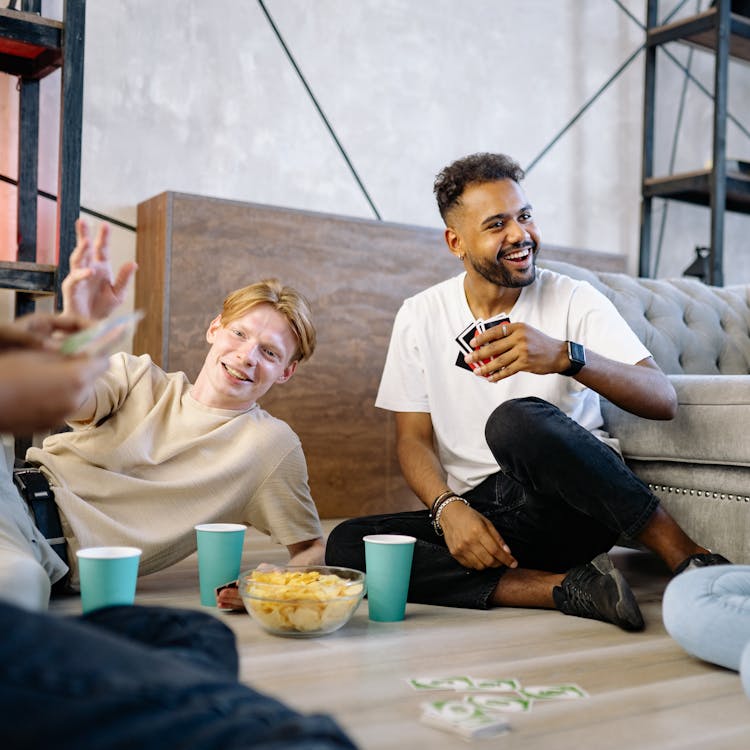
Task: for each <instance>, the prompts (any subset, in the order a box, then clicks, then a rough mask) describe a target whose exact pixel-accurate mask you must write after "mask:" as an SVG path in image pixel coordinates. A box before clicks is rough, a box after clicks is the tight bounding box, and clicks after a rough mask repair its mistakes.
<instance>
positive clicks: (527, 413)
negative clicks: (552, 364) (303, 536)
mask: <svg viewBox="0 0 750 750" xmlns="http://www.w3.org/2000/svg"><path fill="white" fill-rule="evenodd" d="M485 436H486V438H487V444H488V445H489V447H490V450H491V451H492V453H493V455H494V456H495V459H496V460H497V463H498V465H499V466H500V471H498V472H497V473H496V474H493V475H491V476H489V477H487V479H485V480H484V481H483V482H482V483H481V484H479V485H478V486H477V487H474V488H473V489H472V490H470V491H469V492H467V493H465V495H464V497H465V498H466V499H467V500H468V501H469V503H471V506H472V507H473V508H474V509H475V510H477V511H478V512H479V513H481V514H482V515H484V516H485V517H487V518H488V519H489V520H490V521H491V522H492V523H493V524H494V526H495V527H496V528H497V530H498V531H499V532H500V535H501V536H502V537H503V539H504V540H505V542H506V544H507V545H508V546H509V547H510V550H511V553H512V554H513V556H514V557H515V558H516V560H517V561H518V565H519V567H520V568H529V569H535V570H545V571H550V572H564V571H566V570H569V569H570V568H572V567H574V566H575V565H580V564H581V563H584V562H587V561H589V560H591V559H592V558H594V557H596V555H598V554H600V553H601V552H606V551H607V550H609V549H610V548H611V547H612V545H613V544H614V543H615V541H616V540H617V539H618V538H619V537H620V536H624V537H628V538H635V537H637V536H638V534H639V533H640V532H641V531H642V529H643V527H644V526H645V525H646V523H647V522H648V520H649V518H650V517H651V515H652V514H653V512H654V511H655V510H656V507H657V505H658V500H657V498H656V497H655V496H654V494H653V493H652V492H651V491H650V490H649V489H648V487H647V486H646V485H645V484H644V483H643V482H642V481H641V480H640V479H638V478H637V477H636V476H635V475H634V474H633V472H632V471H630V469H628V467H627V466H626V465H625V463H624V462H623V460H622V458H621V457H620V456H619V455H617V453H616V452H615V451H614V450H612V449H611V448H610V447H609V446H608V445H606V444H605V443H602V442H601V441H600V440H599V439H598V438H596V437H594V435H592V434H591V433H590V432H589V431H588V430H586V429H584V428H583V427H581V426H580V425H579V424H578V423H577V422H574V421H573V420H572V419H570V418H569V417H567V416H566V415H565V414H563V412H561V411H560V409H558V408H557V407H556V406H553V405H552V404H550V403H548V402H547V401H543V400H542V399H539V398H521V399H513V400H511V401H507V402H505V403H504V404H501V405H500V406H499V407H498V408H497V409H495V411H494V412H493V413H492V414H491V415H490V418H489V419H488V420H487V425H486V428H485ZM367 534H410V535H411V536H414V537H416V538H417V543H416V545H415V548H414V562H413V564H412V575H411V583H410V586H409V601H411V602H420V603H423V604H442V605H445V606H449V607H472V608H478V609H485V608H487V607H488V606H490V604H489V601H490V596H491V595H492V592H493V591H494V589H495V587H496V586H497V584H498V581H499V580H500V577H501V576H502V575H503V573H504V572H505V571H506V570H507V568H504V567H501V568H488V569H486V570H470V569H468V568H465V567H463V566H462V565H461V564H460V563H459V562H458V561H457V560H455V558H454V557H453V556H452V555H451V554H450V552H449V551H448V548H447V546H446V544H445V540H444V538H443V537H441V536H438V535H437V534H435V532H434V530H433V528H432V524H431V522H430V515H429V512H428V511H427V510H421V511H412V512H406V513H392V514H386V515H377V516H366V517H363V518H354V519H351V520H348V521H345V522H343V523H341V524H339V525H338V526H337V527H336V528H335V529H333V531H332V532H331V534H330V536H329V538H328V545H327V548H326V562H327V563H328V564H329V565H343V566H345V567H349V568H356V569H358V570H365V551H364V543H363V542H362V537H363V536H365V535H367Z"/></svg>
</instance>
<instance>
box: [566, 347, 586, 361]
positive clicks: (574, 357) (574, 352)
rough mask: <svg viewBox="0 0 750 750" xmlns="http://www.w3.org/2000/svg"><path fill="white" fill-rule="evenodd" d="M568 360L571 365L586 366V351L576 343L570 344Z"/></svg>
mask: <svg viewBox="0 0 750 750" xmlns="http://www.w3.org/2000/svg"><path fill="white" fill-rule="evenodd" d="M568 358H569V359H570V362H571V364H577V365H580V366H581V367H583V365H585V364H586V350H585V349H584V348H583V347H582V346H581V345H580V344H577V343H576V342H575V341H569V342H568Z"/></svg>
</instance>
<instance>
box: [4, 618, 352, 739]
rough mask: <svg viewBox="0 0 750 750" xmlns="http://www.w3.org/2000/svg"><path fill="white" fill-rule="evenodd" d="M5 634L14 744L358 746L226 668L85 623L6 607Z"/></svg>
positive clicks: (8, 734)
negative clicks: (241, 679) (254, 687)
mask: <svg viewBox="0 0 750 750" xmlns="http://www.w3.org/2000/svg"><path fill="white" fill-rule="evenodd" d="M118 609H120V608H118ZM144 616H145V617H148V614H145V615H144ZM217 623H218V621H217ZM218 625H219V626H220V627H225V626H223V625H221V623H218ZM0 632H2V633H3V638H2V639H0V722H2V726H3V728H4V729H3V739H4V740H5V741H6V744H7V746H8V747H13V748H17V749H18V750H21V749H22V748H29V749H31V748H34V749H36V748H39V747H47V746H49V747H64V748H76V750H101V748H105V747H137V748H141V749H142V750H150V749H151V748H154V750H155V749H156V748H162V747H200V748H219V747H221V748H222V750H223V749H224V748H227V749H228V750H232V748H244V747H253V748H265V747H269V748H270V747H273V748H286V747H289V748H291V747H309V748H321V749H322V748H351V747H353V745H352V744H351V742H350V741H349V740H348V739H347V738H346V736H345V735H344V734H343V733H342V732H341V730H340V729H339V728H338V727H337V725H336V724H335V723H334V722H333V721H332V720H331V719H330V718H328V717H326V716H301V715H300V714H298V713H297V712H295V711H293V710H292V709H290V708H288V707H286V706H284V705H283V704H282V703H280V702H279V701H276V700H274V699H272V698H269V697H267V696H264V695H262V694H259V693H257V692H255V691H254V690H252V689H251V688H249V687H247V686H246V685H243V684H241V683H239V682H237V681H236V680H234V679H231V678H229V677H228V676H227V675H226V670H225V669H224V668H223V667H220V668H219V669H211V668H209V666H208V660H206V661H205V663H204V664H202V665H200V666H196V664H195V663H194V662H193V661H192V660H186V659H185V658H183V656H184V654H182V653H173V652H171V651H169V650H167V651H164V650H162V649H160V648H158V647H154V646H146V645H144V644H143V643H139V642H136V641H134V640H131V639H129V638H123V637H121V636H119V635H113V634H112V633H111V632H108V631H107V630H104V629H102V628H99V627H97V626H96V625H95V624H93V623H92V622H88V621H85V620H83V619H81V618H77V619H67V618H60V617H54V616H52V615H48V614H40V613H32V612H28V611H25V610H22V609H19V608H17V607H13V606H11V605H7V604H1V603H0Z"/></svg>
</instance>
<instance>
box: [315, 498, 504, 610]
mask: <svg viewBox="0 0 750 750" xmlns="http://www.w3.org/2000/svg"><path fill="white" fill-rule="evenodd" d="M368 534H407V535H409V536H413V537H416V539H417V542H416V544H415V545H414V558H413V562H412V569H411V579H410V582H409V594H408V599H409V601H410V602H416V603H420V604H440V605H443V606H446V607H471V608H474V609H486V608H487V607H489V606H491V602H490V597H491V595H492V593H493V591H494V590H495V588H496V587H497V582H498V581H499V580H500V577H501V576H502V575H503V573H504V572H505V570H506V569H505V568H488V569H487V570H481V571H480V570H469V569H468V568H464V567H463V566H462V565H461V564H460V563H459V562H458V561H457V560H456V559H455V558H454V557H453V555H451V553H450V552H449V551H448V548H447V547H446V545H445V540H444V539H443V537H441V536H438V535H437V534H436V533H435V530H434V529H433V528H432V523H431V521H430V514H429V511H427V510H418V511H411V512H406V513H392V514H386V515H380V516H365V517H362V518H353V519H351V520H349V521H344V522H343V523H340V524H339V525H338V526H336V527H335V528H334V529H333V530H332V531H331V533H330V534H329V536H328V544H327V546H326V564H328V565H340V566H342V567H345V568H354V569H356V570H365V545H364V542H363V541H362V539H363V537H365V536H367V535H368Z"/></svg>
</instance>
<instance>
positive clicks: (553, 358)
mask: <svg viewBox="0 0 750 750" xmlns="http://www.w3.org/2000/svg"><path fill="white" fill-rule="evenodd" d="M471 346H477V347H478V348H477V349H475V350H474V351H473V352H472V353H471V354H467V355H466V357H465V360H466V363H467V364H469V363H475V362H476V363H479V362H482V360H490V361H489V362H487V363H486V364H483V365H481V366H480V367H478V368H477V369H476V370H474V373H475V374H476V375H481V376H483V377H486V378H487V379H488V380H489V381H491V382H493V383H494V382H497V381H498V380H502V379H503V378H508V377H510V376H511V375H515V374H516V373H517V372H532V373H534V374H536V375H548V374H550V373H556V372H562V371H563V370H565V369H567V367H568V365H569V364H570V363H569V360H568V350H567V345H566V343H565V342H564V341H558V340H557V339H553V338H551V337H550V336H547V335H546V334H544V333H542V332H541V331H539V330H537V329H536V328H533V327H532V326H529V325H526V323H503V324H502V325H499V326H495V327H494V328H491V329H490V330H489V331H485V332H484V333H481V334H479V335H478V336H476V337H475V338H474V339H473V340H472V342H471Z"/></svg>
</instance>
